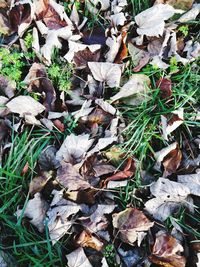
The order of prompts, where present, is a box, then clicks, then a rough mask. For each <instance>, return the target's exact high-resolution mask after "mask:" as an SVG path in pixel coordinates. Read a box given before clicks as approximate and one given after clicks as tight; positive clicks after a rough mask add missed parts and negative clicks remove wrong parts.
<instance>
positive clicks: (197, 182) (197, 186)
mask: <svg viewBox="0 0 200 267" xmlns="http://www.w3.org/2000/svg"><path fill="white" fill-rule="evenodd" d="M178 182H179V183H181V184H183V185H185V186H187V187H188V188H189V189H190V192H191V194H192V195H196V196H200V173H195V174H185V175H178Z"/></svg>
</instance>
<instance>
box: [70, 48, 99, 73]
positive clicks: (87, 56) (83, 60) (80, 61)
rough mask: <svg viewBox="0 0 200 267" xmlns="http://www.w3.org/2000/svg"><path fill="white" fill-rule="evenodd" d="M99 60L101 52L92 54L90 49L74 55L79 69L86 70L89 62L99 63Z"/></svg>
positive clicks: (97, 51)
mask: <svg viewBox="0 0 200 267" xmlns="http://www.w3.org/2000/svg"><path fill="white" fill-rule="evenodd" d="M99 59H100V50H96V51H95V52H91V51H90V49H89V48H88V47H87V48H85V49H84V50H81V51H79V52H76V53H75V54H74V62H75V64H76V66H77V67H78V68H85V67H86V66H87V63H88V62H93V61H99Z"/></svg>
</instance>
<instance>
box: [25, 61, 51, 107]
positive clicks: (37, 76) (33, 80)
mask: <svg viewBox="0 0 200 267" xmlns="http://www.w3.org/2000/svg"><path fill="white" fill-rule="evenodd" d="M24 82H25V83H26V84H27V85H28V89H27V90H28V91H29V92H36V93H40V94H42V93H44V94H45V99H44V102H43V104H44V106H45V107H46V109H47V111H49V110H53V109H54V102H55V100H56V92H55V89H54V87H53V85H52V83H51V81H50V80H49V78H48V75H47V72H46V69H45V66H44V65H42V64H39V63H33V65H32V66H31V68H30V69H29V73H28V74H27V76H26V77H25V79H24Z"/></svg>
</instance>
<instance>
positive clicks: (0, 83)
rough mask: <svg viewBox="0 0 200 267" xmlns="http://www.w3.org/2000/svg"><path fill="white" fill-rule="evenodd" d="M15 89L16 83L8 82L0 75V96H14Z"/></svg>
mask: <svg viewBox="0 0 200 267" xmlns="http://www.w3.org/2000/svg"><path fill="white" fill-rule="evenodd" d="M15 89H16V83H15V82H14V81H9V80H8V79H7V78H6V77H4V76H3V75H0V94H1V95H4V96H6V97H8V98H11V97H13V96H14V92H15Z"/></svg>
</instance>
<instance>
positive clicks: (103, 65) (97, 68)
mask: <svg viewBox="0 0 200 267" xmlns="http://www.w3.org/2000/svg"><path fill="white" fill-rule="evenodd" d="M88 66H89V68H90V70H91V72H92V75H93V76H94V78H95V80H97V81H99V82H105V83H106V84H107V85H108V86H109V87H111V88H113V87H118V86H119V83H120V78H121V72H122V71H121V66H119V65H118V64H113V63H109V62H88Z"/></svg>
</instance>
